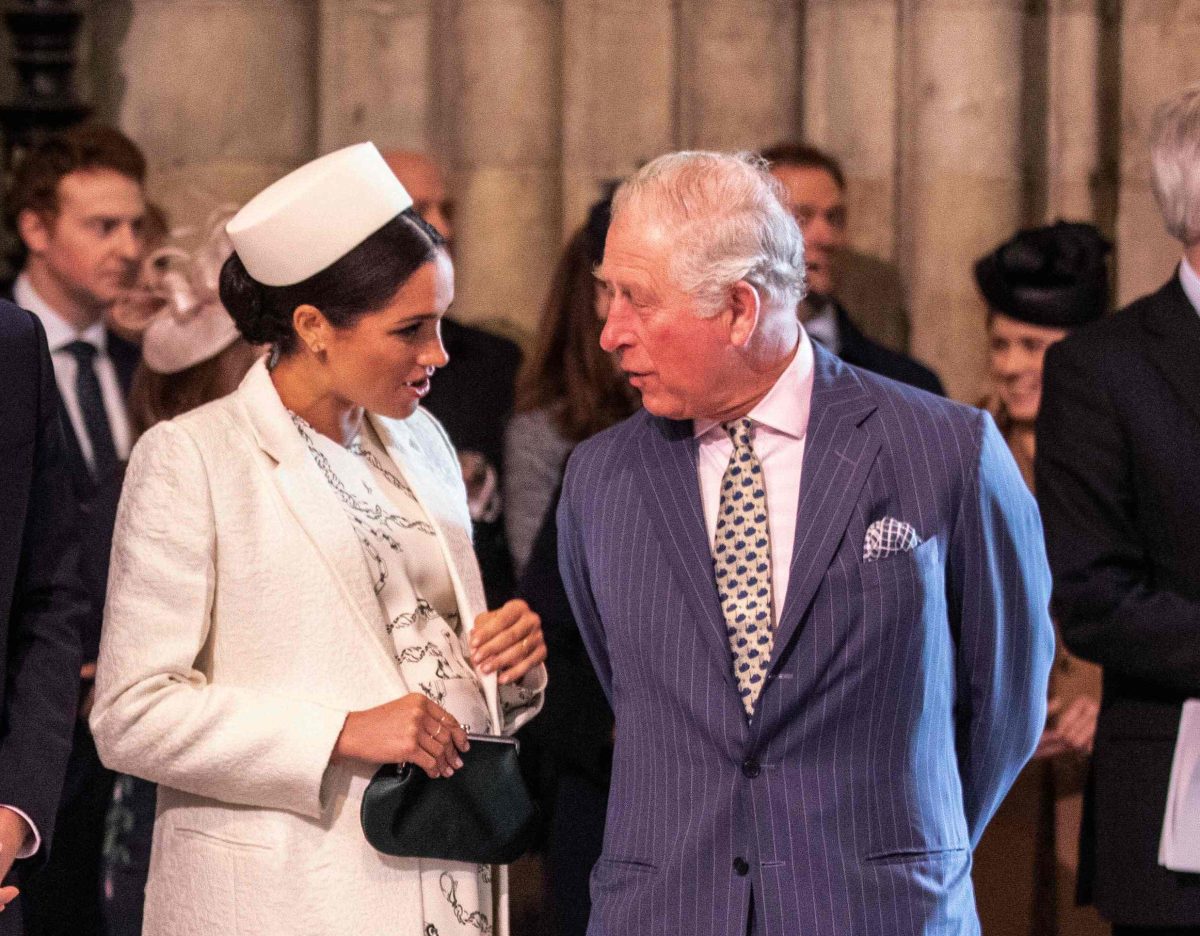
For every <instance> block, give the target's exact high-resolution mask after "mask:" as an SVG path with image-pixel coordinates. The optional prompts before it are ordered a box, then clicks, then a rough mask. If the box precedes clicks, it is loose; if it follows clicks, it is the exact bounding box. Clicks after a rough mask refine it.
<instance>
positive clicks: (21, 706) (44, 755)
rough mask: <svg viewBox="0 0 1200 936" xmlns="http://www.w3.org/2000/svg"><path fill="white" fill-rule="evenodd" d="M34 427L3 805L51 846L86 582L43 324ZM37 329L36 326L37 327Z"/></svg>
mask: <svg viewBox="0 0 1200 936" xmlns="http://www.w3.org/2000/svg"><path fill="white" fill-rule="evenodd" d="M35 328H36V331H34V332H33V334H35V336H36V337H35V340H36V342H37V347H31V348H29V349H28V354H29V357H30V358H32V359H34V360H36V361H37V366H38V378H39V380H38V381H37V386H38V390H37V394H38V397H37V434H36V438H35V442H34V446H35V450H34V465H33V477H32V485H31V490H30V495H29V504H28V509H27V512H26V515H25V526H24V533H23V536H22V541H21V552H20V559H19V562H18V567H17V575H16V587H15V593H14V595H13V603H12V614H11V618H10V620H9V624H8V627H9V635H8V659H7V660H6V661H5V665H6V666H7V670H8V672H7V689H6V692H5V695H4V714H3V729H2V731H0V803H4V804H7V805H11V806H15V807H16V808H17V809H19V810H20V811H21V812H22V813H24V814H25V815H26V816H28V817H29V819H30V820H32V822H33V824H34V826H35V827H36V832H37V834H39V835H40V836H41V839H42V847H41V849H40V850H39V852H38V855H37V856H36V858H37V860H40V859H42V858H44V856H45V854H46V853H47V851H48V850H49V845H50V841H51V833H52V832H53V827H54V816H55V812H56V811H57V809H58V801H59V794H60V792H61V790H62V783H63V776H64V774H65V772H66V765H67V755H68V754H69V752H70V749H71V738H72V734H73V731H74V727H75V707H76V704H77V702H78V699H79V666H80V661H81V657H80V647H79V630H80V626H81V622H82V620H83V617H84V615H85V614H86V613H87V602H86V596H85V595H84V594H83V592H82V591H81V590H80V588H79V576H78V565H79V542H78V538H77V524H76V522H75V521H76V508H75V503H74V499H73V495H72V492H71V486H70V483H69V481H68V478H67V472H66V466H65V462H64V439H63V435H62V427H61V426H60V424H59V420H58V395H57V391H56V389H55V386H54V372H53V369H52V366H51V363H50V356H49V353H48V351H47V350H46V341H45V338H44V337H43V335H42V331H41V326H40V324H37V325H35ZM31 331H32V330H31Z"/></svg>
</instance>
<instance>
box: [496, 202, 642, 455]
mask: <svg viewBox="0 0 1200 936" xmlns="http://www.w3.org/2000/svg"><path fill="white" fill-rule="evenodd" d="M608 221H609V202H608V200H607V199H606V200H604V201H601V202H599V203H598V204H597V205H595V206H593V208H592V213H591V215H590V216H589V218H588V223H587V224H586V225H584V226H583V227H582V228H580V229H579V230H578V231H577V232H576V233H575V236H574V237H572V238H571V239H570V241H568V242H567V246H566V248H564V250H563V254H562V257H561V258H560V259H559V261H558V266H557V268H556V269H555V271H554V279H553V280H552V281H551V284H550V292H549V295H548V296H547V297H546V304H545V305H544V306H543V308H542V318H541V322H540V324H539V326H538V339H537V345H536V347H535V348H534V351H533V354H532V355H531V356H530V357H529V359H528V361H527V362H526V365H525V368H524V370H523V372H522V374H521V378H520V380H519V381H518V383H517V401H516V409H517V411H518V412H527V411H529V410H535V409H543V408H544V409H549V410H550V413H551V418H552V420H553V422H554V425H555V427H556V428H557V429H558V431H559V432H560V433H562V435H563V438H565V439H568V440H569V441H571V442H582V441H583V440H584V439H586V438H588V437H589V436H592V435H595V434H596V433H597V432H599V431H600V430H602V429H607V428H608V427H609V426H611V425H614V424H615V423H618V422H620V421H621V420H622V419H624V418H625V417H626V416H629V415H630V414H631V413H633V412H634V410H636V409H637V394H636V393H635V392H634V391H633V390H632V389H631V388H630V386H629V383H628V381H627V380H625V378H624V377H622V376H621V374H620V372H619V371H618V370H617V368H616V366H615V365H614V364H613V361H612V358H611V357H610V356H609V355H608V354H607V353H606V352H605V351H604V350H603V349H602V348H601V347H600V329H601V327H602V326H603V323H602V322H601V321H600V319H599V317H598V316H597V314H596V278H595V277H594V276H593V275H592V270H593V269H594V268H595V265H596V264H597V263H599V262H600V260H601V258H602V256H603V254H604V237H605V234H606V232H607V230H608Z"/></svg>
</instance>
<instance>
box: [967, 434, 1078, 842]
mask: <svg viewBox="0 0 1200 936" xmlns="http://www.w3.org/2000/svg"><path fill="white" fill-rule="evenodd" d="M979 419H980V420H981V430H982V431H981V433H980V435H981V438H980V440H979V443H978V444H979V451H978V456H977V461H976V465H975V472H974V477H973V478H972V479H970V482H969V483H968V484H967V485H966V488H965V491H964V496H963V499H962V502H961V504H960V508H959V515H958V517H957V520H956V522H955V528H954V531H953V533H952V534H951V540H950V546H949V550H950V551H949V557H948V564H947V569H948V576H949V579H948V582H947V586H948V587H947V597H948V601H949V615H950V622H951V626H952V627H953V628H954V631H955V634H956V637H957V660H956V682H957V697H956V732H957V753H958V762H959V774H960V776H961V777H962V784H963V803H964V809H965V812H966V819H967V827H968V831H969V833H970V838H971V845H972V847H974V846H975V845H977V844H978V843H979V839H980V836H982V835H983V830H984V827H985V826H986V825H987V823H988V821H989V820H990V819H991V817H992V815H993V814H994V813H995V811H996V809H997V808H998V807H999V805H1000V802H1001V800H1003V799H1004V796H1005V794H1006V793H1007V792H1008V790H1009V787H1011V786H1012V783H1013V781H1014V780H1015V779H1016V776H1017V774H1018V773H1019V772H1020V770H1021V768H1022V767H1023V766H1024V765H1025V763H1026V762H1027V761H1028V760H1029V758H1030V756H1031V755H1032V754H1033V751H1034V748H1035V747H1036V745H1037V740H1038V737H1039V735H1040V734H1041V732H1042V728H1043V727H1044V725H1045V721H1046V692H1047V684H1048V681H1049V677H1050V665H1051V663H1052V662H1053V658H1054V628H1053V625H1052V624H1051V621H1050V615H1049V603H1050V571H1049V568H1048V566H1047V563H1046V551H1045V546H1044V544H1043V541H1042V527H1041V521H1040V520H1039V518H1038V512H1037V507H1036V505H1035V503H1034V500H1033V497H1032V496H1031V495H1030V493H1029V491H1028V489H1027V488H1026V486H1025V483H1024V481H1023V480H1022V479H1021V474H1020V472H1019V471H1018V469H1017V466H1016V463H1015V462H1014V461H1013V458H1012V455H1011V454H1010V453H1009V451H1008V447H1007V446H1006V445H1005V443H1004V440H1003V438H1002V437H1001V436H1000V433H999V431H998V430H997V429H996V426H995V423H993V422H992V419H991V417H990V416H988V415H987V414H985V413H980V414H979Z"/></svg>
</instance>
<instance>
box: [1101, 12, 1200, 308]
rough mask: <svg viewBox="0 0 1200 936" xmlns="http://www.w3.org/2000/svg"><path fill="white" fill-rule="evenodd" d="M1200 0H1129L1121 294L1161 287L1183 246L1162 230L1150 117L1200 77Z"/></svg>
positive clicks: (1122, 299) (1123, 298)
mask: <svg viewBox="0 0 1200 936" xmlns="http://www.w3.org/2000/svg"><path fill="white" fill-rule="evenodd" d="M1198 45H1200V4H1196V3H1193V2H1185V0H1124V3H1123V5H1122V14H1121V179H1120V187H1119V191H1118V196H1117V237H1116V242H1117V297H1118V301H1119V303H1121V304H1122V305H1123V304H1125V303H1127V302H1130V301H1131V300H1133V299H1136V298H1137V297H1138V296H1143V295H1145V294H1146V293H1148V292H1150V291H1152V290H1155V289H1157V288H1158V287H1159V286H1161V285H1162V284H1163V282H1165V281H1166V279H1167V277H1168V276H1169V275H1170V274H1171V271H1172V269H1173V268H1174V266H1175V264H1176V263H1178V262H1179V256H1180V251H1181V247H1180V244H1179V242H1178V241H1175V240H1173V239H1172V238H1171V237H1169V236H1168V235H1167V233H1166V231H1165V230H1164V229H1163V224H1162V215H1161V214H1160V213H1159V210H1158V203H1157V202H1156V201H1155V200H1154V195H1153V194H1152V192H1151V189H1150V153H1149V146H1150V137H1149V134H1150V120H1151V117H1152V115H1153V114H1154V109H1155V107H1156V106H1157V105H1158V103H1159V102H1160V101H1161V100H1162V99H1163V98H1165V97H1166V96H1167V95H1169V94H1171V93H1173V92H1175V91H1176V90H1178V89H1179V88H1182V87H1183V86H1184V85H1186V84H1188V83H1189V82H1192V81H1196V80H1198V79H1200V58H1197V56H1196V48H1197V46H1198Z"/></svg>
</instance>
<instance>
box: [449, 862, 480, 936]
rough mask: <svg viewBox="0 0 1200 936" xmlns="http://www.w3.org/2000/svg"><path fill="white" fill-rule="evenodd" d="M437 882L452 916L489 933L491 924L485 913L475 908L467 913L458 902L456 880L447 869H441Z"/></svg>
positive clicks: (466, 924) (460, 921)
mask: <svg viewBox="0 0 1200 936" xmlns="http://www.w3.org/2000/svg"><path fill="white" fill-rule="evenodd" d="M438 883H439V884H440V885H441V888H442V894H443V895H444V896H445V898H446V900H447V901H448V902H449V904H450V909H451V910H452V911H453V912H454V918H455V919H456V920H458V922H459V923H461V924H463V925H464V926H470V927H473V928H475V929H477V930H479V932H481V933H483V934H485V936H487V934H490V933H491V931H492V924H491V923H490V922H489V921H488V918H487V914H486V913H484V912H483V911H481V910H476V911H475V912H474V913H467V911H466V910H465V909H463V907H462V905H461V904H460V903H459V902H458V881H456V880H455V879H454V875H452V874H451V873H450V872H449V871H443V872H442V875H441V877H440V878H438Z"/></svg>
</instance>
